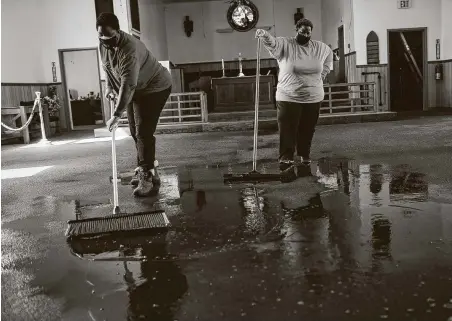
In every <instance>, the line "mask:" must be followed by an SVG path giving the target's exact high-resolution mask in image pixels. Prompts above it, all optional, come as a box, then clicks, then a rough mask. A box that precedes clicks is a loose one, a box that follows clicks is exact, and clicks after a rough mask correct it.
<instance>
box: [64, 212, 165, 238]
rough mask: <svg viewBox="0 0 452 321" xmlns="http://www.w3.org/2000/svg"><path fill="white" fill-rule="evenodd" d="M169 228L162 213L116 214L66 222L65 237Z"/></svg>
mask: <svg viewBox="0 0 452 321" xmlns="http://www.w3.org/2000/svg"><path fill="white" fill-rule="evenodd" d="M169 226H170V223H169V220H168V217H167V216H166V214H165V212H164V211H158V212H145V213H135V214H118V215H111V216H106V217H99V218H90V219H84V220H73V221H69V222H68V229H67V231H66V236H82V235H83V236H86V235H96V234H104V233H111V232H124V231H136V230H143V229H153V228H156V229H161V228H168V227H169Z"/></svg>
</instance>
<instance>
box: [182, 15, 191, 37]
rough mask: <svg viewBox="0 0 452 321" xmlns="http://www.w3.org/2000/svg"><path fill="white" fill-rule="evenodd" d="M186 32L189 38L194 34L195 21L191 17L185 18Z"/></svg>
mask: <svg viewBox="0 0 452 321" xmlns="http://www.w3.org/2000/svg"><path fill="white" fill-rule="evenodd" d="M184 31H185V34H186V35H187V37H190V36H191V34H192V32H193V21H191V20H190V17H189V16H185V21H184Z"/></svg>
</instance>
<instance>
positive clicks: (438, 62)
mask: <svg viewBox="0 0 452 321" xmlns="http://www.w3.org/2000/svg"><path fill="white" fill-rule="evenodd" d="M448 62H452V59H444V60H441V59H439V60H431V61H428V63H429V64H441V63H442V64H444V63H448Z"/></svg>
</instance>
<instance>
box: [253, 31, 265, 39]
mask: <svg viewBox="0 0 452 321" xmlns="http://www.w3.org/2000/svg"><path fill="white" fill-rule="evenodd" d="M264 36H265V30H263V29H257V30H256V36H255V37H256V38H263V37H264Z"/></svg>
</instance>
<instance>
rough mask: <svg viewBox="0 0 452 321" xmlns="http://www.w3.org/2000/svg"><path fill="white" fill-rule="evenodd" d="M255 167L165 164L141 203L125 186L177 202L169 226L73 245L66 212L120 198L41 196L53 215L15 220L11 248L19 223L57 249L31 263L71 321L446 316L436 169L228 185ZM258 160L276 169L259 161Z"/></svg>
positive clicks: (316, 174) (268, 168)
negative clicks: (228, 177)
mask: <svg viewBox="0 0 452 321" xmlns="http://www.w3.org/2000/svg"><path fill="white" fill-rule="evenodd" d="M250 169H251V164H250V163H244V164H240V165H229V164H218V165H214V166H205V167H187V168H166V169H162V171H161V178H162V188H161V189H160V191H159V193H158V194H157V195H156V196H155V197H152V198H148V199H144V200H135V199H132V198H131V197H130V195H128V194H127V192H131V186H129V185H127V183H124V185H121V187H120V189H121V190H120V194H121V202H122V203H121V204H123V207H124V209H125V210H126V211H127V212H135V211H143V210H152V209H157V208H158V209H163V210H165V211H166V213H167V215H168V217H169V219H170V221H171V223H172V228H171V229H170V230H169V231H168V232H166V233H160V234H151V233H141V234H135V233H130V234H128V235H122V236H110V237H103V238H98V239H90V240H76V239H75V240H70V241H66V240H65V238H64V236H63V235H62V231H63V230H64V229H63V228H62V225H64V222H65V221H67V220H69V219H75V218H76V217H90V216H100V215H109V214H110V212H109V211H110V209H111V205H110V204H109V202H110V200H109V199H108V197H106V198H101V197H95V196H93V199H90V200H77V201H73V200H72V201H71V200H66V201H61V200H56V199H54V198H52V197H43V198H40V199H36V200H34V201H33V202H32V204H30V205H31V207H30V208H32V209H34V210H35V211H36V213H43V212H45V213H51V214H50V215H46V216H43V215H39V214H37V215H36V216H28V217H27V218H24V219H19V220H15V221H12V222H9V223H7V224H5V226H4V228H5V229H6V230H7V231H11V232H8V233H6V235H5V237H6V239H3V236H2V243H3V244H6V247H7V250H8V251H11V252H14V251H13V248H14V243H13V242H11V239H12V238H13V236H12V235H13V234H14V233H17V232H13V231H17V230H21V231H28V232H29V233H30V235H33V237H34V240H30V241H27V244H30V242H40V243H39V246H35V247H36V249H37V250H38V248H40V249H41V248H46V252H45V254H44V255H43V257H40V256H39V255H38V256H36V258H35V259H34V260H39V261H40V262H41V264H42V265H41V267H42V268H43V269H47V271H46V272H37V274H36V277H35V280H34V283H35V284H38V285H40V286H41V287H43V288H44V289H46V293H48V295H50V296H52V297H55V298H58V299H64V300H66V302H65V304H66V306H67V308H66V309H65V311H66V312H65V313H66V317H68V318H70V317H71V316H75V315H86V319H87V320H89V319H93V320H102V319H108V320H116V319H118V316H120V318H122V319H127V318H128V319H131V320H135V319H136V320H139V319H149V320H175V319H177V320H195V319H196V318H197V317H199V316H201V315H202V316H203V317H204V319H217V318H221V317H222V316H223V317H225V318H228V319H236V318H239V317H240V318H243V317H244V316H245V317H246V316H248V317H250V318H260V319H263V316H265V318H266V319H270V318H273V317H275V318H276V317H278V316H279V318H281V316H282V315H284V318H285V319H286V320H292V319H293V320H298V319H299V317H300V316H302V315H304V316H310V317H311V319H312V317H313V318H314V319H315V317H316V316H318V315H320V313H323V314H322V316H324V317H325V318H327V317H331V318H333V319H334V318H336V319H337V316H338V315H341V316H342V315H345V316H350V317H353V316H354V317H356V318H358V319H366V318H367V319H368V318H369V317H373V318H375V317H376V316H378V317H379V316H387V317H388V318H389V317H391V318H393V319H397V320H404V319H410V317H412V316H413V315H416V316H419V317H421V318H423V317H424V316H425V315H427V314H428V315H430V316H431V318H430V319H433V316H435V317H437V318H436V319H438V318H440V317H444V318H443V319H444V320H446V319H447V317H448V315H447V313H449V312H450V310H449V309H446V308H444V307H443V306H444V305H445V306H449V305H450V303H449V299H450V291H449V290H448V289H450V288H452V278H451V277H450V275H452V205H451V204H447V203H439V202H434V201H433V200H432V197H435V198H436V197H440V196H441V195H437V194H438V189H437V188H435V189H434V190H432V189H431V188H430V185H429V183H428V177H427V176H426V175H424V174H422V173H420V172H418V171H416V170H415V169H412V168H410V166H409V165H399V166H387V165H385V164H361V163H359V162H357V161H354V160H348V159H331V158H323V159H320V160H319V161H318V162H316V163H313V164H312V165H311V167H310V168H309V171H310V174H311V175H308V174H307V173H304V174H302V175H299V177H296V178H295V179H294V180H292V181H289V182H286V183H280V182H268V183H258V184H224V183H223V174H225V173H230V172H247V171H249V170H250ZM259 170H260V171H262V172H276V171H277V170H278V169H277V167H276V165H275V164H272V163H270V162H268V163H267V162H260V163H259ZM124 179H125V180H127V179H129V178H127V177H125V176H124ZM448 192H449V193H450V191H448ZM96 199H97V201H96ZM62 222H63V223H62ZM12 233H13V234H12ZM8 235H9V236H8ZM25 237H26V236H25V235H15V236H14V238H15V239H16V240H18V239H24V238H25ZM8 239H9V240H10V241H8ZM43 240H47V241H46V242H44V241H43ZM49 243H52V244H53V245H52V246H49ZM18 244H20V243H18ZM44 245H45V246H44ZM21 248H25V247H24V246H22V247H21ZM49 248H50V249H51V250H50V252H52V251H53V253H50V252H49V250H48V249H49ZM17 262H20V258H17V257H16V258H15V257H7V260H6V263H5V264H6V265H5V267H6V268H8V269H10V270H15V269H17V268H18V267H17V265H16V264H17ZM26 264H27V263H26V262H23V263H22V265H23V266H25V265H26ZM52 273H53V275H52ZM414 293H416V296H414ZM432 297H434V302H435V304H436V303H437V305H435V306H433V307H432V306H431V304H432V303H433V301H431V300H432V299H431V298H432ZM428 300H430V301H428ZM421 302H423V303H422V304H421ZM447 304H449V305H447ZM256 307H258V308H259V309H257V308H256ZM414 308H416V309H414ZM409 309H413V310H409ZM428 310H429V312H428ZM288 311H289V312H290V313H289V312H288ZM347 311H348V312H347ZM382 318H383V317H382Z"/></svg>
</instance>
